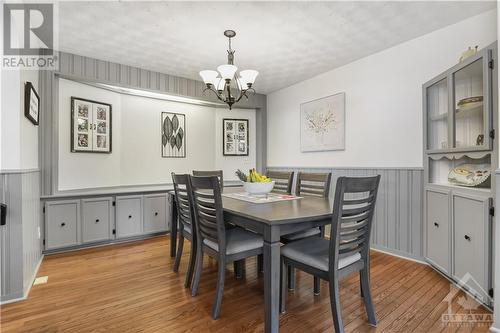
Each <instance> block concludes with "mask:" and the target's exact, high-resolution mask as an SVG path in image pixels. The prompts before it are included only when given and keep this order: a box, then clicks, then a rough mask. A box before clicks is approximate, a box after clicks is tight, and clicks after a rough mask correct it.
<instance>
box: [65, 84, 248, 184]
mask: <svg viewBox="0 0 500 333" xmlns="http://www.w3.org/2000/svg"><path fill="white" fill-rule="evenodd" d="M71 96H75V97H81V98H86V99H90V100H96V101H101V102H105V103H110V104H112V111H113V118H112V119H113V129H112V136H113V139H112V140H113V141H112V142H113V143H112V149H113V151H112V153H111V154H94V153H71V151H70V148H71V147H70V133H71V127H70V119H71V102H70V99H71ZM162 111H165V112H177V113H183V114H185V115H186V152H187V154H186V158H162V157H161V127H160V126H161V120H160V115H161V112H162ZM225 117H231V118H245V119H249V126H250V154H249V156H248V157H224V156H222V132H221V131H222V119H223V118H225ZM255 140H256V139H255V110H232V111H227V110H223V109H216V108H215V107H208V106H201V105H194V104H186V103H180V102H171V101H165V100H160V99H153V98H146V97H139V96H132V95H126V94H120V93H116V92H112V91H109V90H104V89H101V88H96V87H92V86H89V85H85V84H81V83H77V82H73V81H69V80H64V79H60V80H59V159H58V160H59V176H58V182H59V187H58V188H59V190H61V191H62V190H72V189H84V188H95V187H110V186H122V185H147V184H165V183H170V182H171V173H172V172H177V173H191V172H192V170H193V169H200V170H214V169H222V170H224V178H225V179H227V180H231V179H235V176H234V171H235V170H236V169H238V168H241V169H249V168H252V167H255V163H256V153H255Z"/></svg>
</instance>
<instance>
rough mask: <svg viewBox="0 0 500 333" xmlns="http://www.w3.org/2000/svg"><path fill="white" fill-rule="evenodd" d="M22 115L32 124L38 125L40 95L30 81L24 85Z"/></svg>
mask: <svg viewBox="0 0 500 333" xmlns="http://www.w3.org/2000/svg"><path fill="white" fill-rule="evenodd" d="M24 115H25V116H26V118H28V119H29V120H30V121H31V122H32V123H33V125H38V122H39V117H40V96H38V94H37V92H36V90H35V87H33V84H32V83H31V82H26V84H25V85H24Z"/></svg>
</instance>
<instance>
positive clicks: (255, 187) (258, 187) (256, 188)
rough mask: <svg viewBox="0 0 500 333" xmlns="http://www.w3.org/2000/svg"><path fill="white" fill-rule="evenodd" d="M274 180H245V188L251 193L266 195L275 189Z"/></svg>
mask: <svg viewBox="0 0 500 333" xmlns="http://www.w3.org/2000/svg"><path fill="white" fill-rule="evenodd" d="M273 187H274V180H273V181H271V182H269V183H249V182H243V189H244V190H245V192H247V193H248V194H250V195H266V194H268V193H269V192H271V191H272V190H273Z"/></svg>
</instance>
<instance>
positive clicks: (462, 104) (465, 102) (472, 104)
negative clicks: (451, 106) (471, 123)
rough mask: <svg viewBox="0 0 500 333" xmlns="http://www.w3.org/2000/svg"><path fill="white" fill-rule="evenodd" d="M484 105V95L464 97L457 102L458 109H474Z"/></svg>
mask: <svg viewBox="0 0 500 333" xmlns="http://www.w3.org/2000/svg"><path fill="white" fill-rule="evenodd" d="M482 105H483V96H473V97H468V98H463V99H461V100H460V101H458V103H457V108H458V111H465V110H470V109H474V108H476V107H479V106H482Z"/></svg>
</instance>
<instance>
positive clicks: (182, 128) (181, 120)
mask: <svg viewBox="0 0 500 333" xmlns="http://www.w3.org/2000/svg"><path fill="white" fill-rule="evenodd" d="M161 157H172V158H184V157H186V115H184V114H181V113H173V112H162V113H161Z"/></svg>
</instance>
